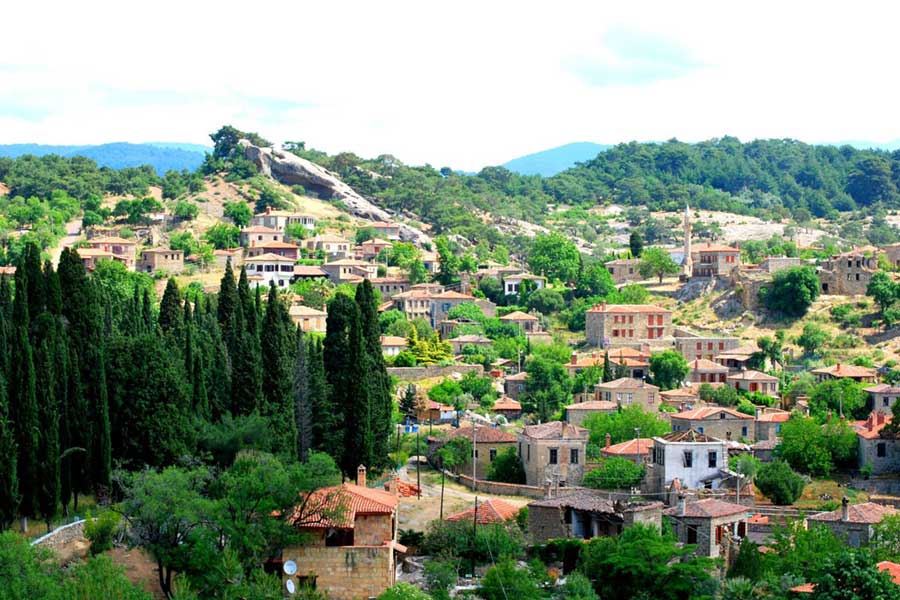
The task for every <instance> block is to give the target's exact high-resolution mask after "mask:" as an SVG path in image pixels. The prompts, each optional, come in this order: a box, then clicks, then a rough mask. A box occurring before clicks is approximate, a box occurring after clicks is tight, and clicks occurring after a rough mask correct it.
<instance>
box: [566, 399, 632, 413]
mask: <svg viewBox="0 0 900 600" xmlns="http://www.w3.org/2000/svg"><path fill="white" fill-rule="evenodd" d="M618 408H619V405H618V404H616V403H615V402H606V401H605V400H588V401H587V402H578V403H577V404H570V405H568V406H567V407H566V410H601V411H602V410H608V411H614V410H617V409H618Z"/></svg>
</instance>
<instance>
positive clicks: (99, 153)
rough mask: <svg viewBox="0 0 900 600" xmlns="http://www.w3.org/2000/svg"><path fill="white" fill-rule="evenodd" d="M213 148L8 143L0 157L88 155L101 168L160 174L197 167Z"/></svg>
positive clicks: (161, 144)
mask: <svg viewBox="0 0 900 600" xmlns="http://www.w3.org/2000/svg"><path fill="white" fill-rule="evenodd" d="M209 150H210V149H209V148H206V147H205V146H201V145H199V144H181V143H175V142H171V143H169V142H150V143H146V144H129V143H127V142H114V143H110V144H99V145H93V146H92V145H86V146H47V145H43V144H6V145H0V156H7V157H10V158H15V157H17V156H22V155H23V154H33V155H35V156H44V155H47V154H59V155H60V156H84V157H86V158H90V159H92V160H93V161H95V162H96V163H97V164H98V165H100V166H101V167H110V168H112V169H121V168H123V167H140V166H141V165H150V166H151V167H153V168H154V169H156V172H157V173H158V174H160V175H162V174H164V173H165V172H166V171H169V170H176V171H180V170H182V169H187V170H189V171H193V170H195V169H196V168H197V167H199V166H200V165H201V164H202V163H203V154H204V153H205V152H207V151H209Z"/></svg>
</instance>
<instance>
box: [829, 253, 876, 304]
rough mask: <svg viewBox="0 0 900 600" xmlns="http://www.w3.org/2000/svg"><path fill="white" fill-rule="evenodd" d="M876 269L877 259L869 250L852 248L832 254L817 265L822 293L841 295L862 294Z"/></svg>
mask: <svg viewBox="0 0 900 600" xmlns="http://www.w3.org/2000/svg"><path fill="white" fill-rule="evenodd" d="M877 270H878V260H877V258H876V257H875V254H874V253H871V252H863V251H861V250H854V251H851V252H846V253H844V254H837V255H835V256H832V257H831V258H829V259H826V260H824V261H822V263H821V264H820V265H819V282H820V283H821V286H822V293H823V294H832V295H841V296H857V295H863V294H865V293H866V287H868V285H869V281H870V280H871V279H872V275H873V274H874V273H875V272H876V271H877Z"/></svg>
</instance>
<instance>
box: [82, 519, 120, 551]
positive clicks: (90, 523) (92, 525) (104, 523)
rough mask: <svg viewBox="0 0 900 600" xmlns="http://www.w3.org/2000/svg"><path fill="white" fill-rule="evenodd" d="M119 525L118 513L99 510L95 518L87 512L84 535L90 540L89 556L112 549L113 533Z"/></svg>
mask: <svg viewBox="0 0 900 600" xmlns="http://www.w3.org/2000/svg"><path fill="white" fill-rule="evenodd" d="M118 525H119V515H118V514H117V513H114V512H113V511H111V510H107V511H104V512H101V513H100V514H99V515H98V516H97V517H96V518H91V513H87V515H86V517H85V522H84V537H86V538H87V539H88V540H90V542H91V548H90V552H91V556H97V555H98V554H102V553H103V552H106V551H107V550H112V547H113V534H115V532H116V527H117V526H118Z"/></svg>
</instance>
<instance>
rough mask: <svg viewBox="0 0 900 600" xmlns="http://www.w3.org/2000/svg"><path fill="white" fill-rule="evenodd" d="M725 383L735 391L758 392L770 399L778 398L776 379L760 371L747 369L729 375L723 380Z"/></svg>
mask: <svg viewBox="0 0 900 600" xmlns="http://www.w3.org/2000/svg"><path fill="white" fill-rule="evenodd" d="M725 383H726V384H728V385H729V386H731V387H733V388H734V389H736V390H743V391H745V392H759V393H760V394H765V395H766V396H771V397H772V398H777V397H778V378H777V377H774V376H772V375H769V374H768V373H763V372H762V371H754V370H753V369H748V370H746V371H738V372H737V373H731V374H730V375H728V376H727V377H726V378H725Z"/></svg>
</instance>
